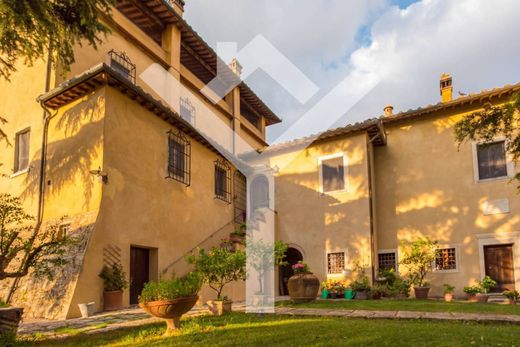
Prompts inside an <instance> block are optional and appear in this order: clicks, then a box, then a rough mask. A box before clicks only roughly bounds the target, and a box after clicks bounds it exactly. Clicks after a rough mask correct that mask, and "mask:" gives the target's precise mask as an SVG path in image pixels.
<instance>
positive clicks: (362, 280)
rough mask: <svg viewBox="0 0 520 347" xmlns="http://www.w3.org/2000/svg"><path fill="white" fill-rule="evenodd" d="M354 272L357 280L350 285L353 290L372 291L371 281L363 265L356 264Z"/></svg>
mask: <svg viewBox="0 0 520 347" xmlns="http://www.w3.org/2000/svg"><path fill="white" fill-rule="evenodd" d="M354 272H355V273H356V280H355V281H354V282H352V284H351V285H350V287H351V288H352V290H353V291H355V292H361V291H365V290H370V281H369V279H368V276H367V273H366V270H365V268H364V267H363V266H362V265H361V264H359V263H356V264H355V267H354Z"/></svg>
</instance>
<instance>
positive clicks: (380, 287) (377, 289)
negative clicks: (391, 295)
mask: <svg viewBox="0 0 520 347" xmlns="http://www.w3.org/2000/svg"><path fill="white" fill-rule="evenodd" d="M387 292H388V291H387V286H386V284H382V283H376V284H374V286H373V287H372V289H371V290H370V297H371V298H372V299H374V300H379V299H381V298H382V297H383V296H385V295H386V294H387Z"/></svg>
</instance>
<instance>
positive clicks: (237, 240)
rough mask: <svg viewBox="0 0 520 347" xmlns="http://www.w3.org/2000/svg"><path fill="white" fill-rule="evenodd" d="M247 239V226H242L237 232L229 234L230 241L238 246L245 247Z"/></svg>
mask: <svg viewBox="0 0 520 347" xmlns="http://www.w3.org/2000/svg"><path fill="white" fill-rule="evenodd" d="M245 238H246V225H245V224H241V225H240V226H239V227H238V228H237V229H235V231H233V232H232V233H231V234H229V241H231V242H232V243H234V244H235V246H236V245H243V244H244V243H245V242H244V241H245Z"/></svg>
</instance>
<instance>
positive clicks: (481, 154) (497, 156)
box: [477, 141, 507, 180]
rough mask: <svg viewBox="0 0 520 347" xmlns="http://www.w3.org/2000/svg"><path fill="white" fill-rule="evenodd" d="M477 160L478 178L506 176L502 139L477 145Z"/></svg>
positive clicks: (504, 150)
mask: <svg viewBox="0 0 520 347" xmlns="http://www.w3.org/2000/svg"><path fill="white" fill-rule="evenodd" d="M477 160H478V177H479V179H480V180H485V179H490V178H499V177H506V176H507V161H506V149H505V142H504V141H499V142H493V143H486V144H479V145H477Z"/></svg>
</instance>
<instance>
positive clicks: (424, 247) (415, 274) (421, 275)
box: [401, 238, 437, 299]
mask: <svg viewBox="0 0 520 347" xmlns="http://www.w3.org/2000/svg"><path fill="white" fill-rule="evenodd" d="M436 253H437V241H431V240H430V239H427V238H425V239H419V240H417V241H414V242H412V243H411V245H410V249H409V250H406V251H405V252H404V257H403V259H402V260H401V264H403V265H404V266H406V267H407V268H408V272H409V276H410V279H411V282H412V284H413V285H414V288H413V289H414V292H415V297H416V298H417V299H427V298H428V292H429V291H430V287H429V284H428V282H426V281H425V279H426V275H427V274H428V273H429V272H430V271H431V269H432V264H433V263H434V261H435V258H436Z"/></svg>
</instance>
